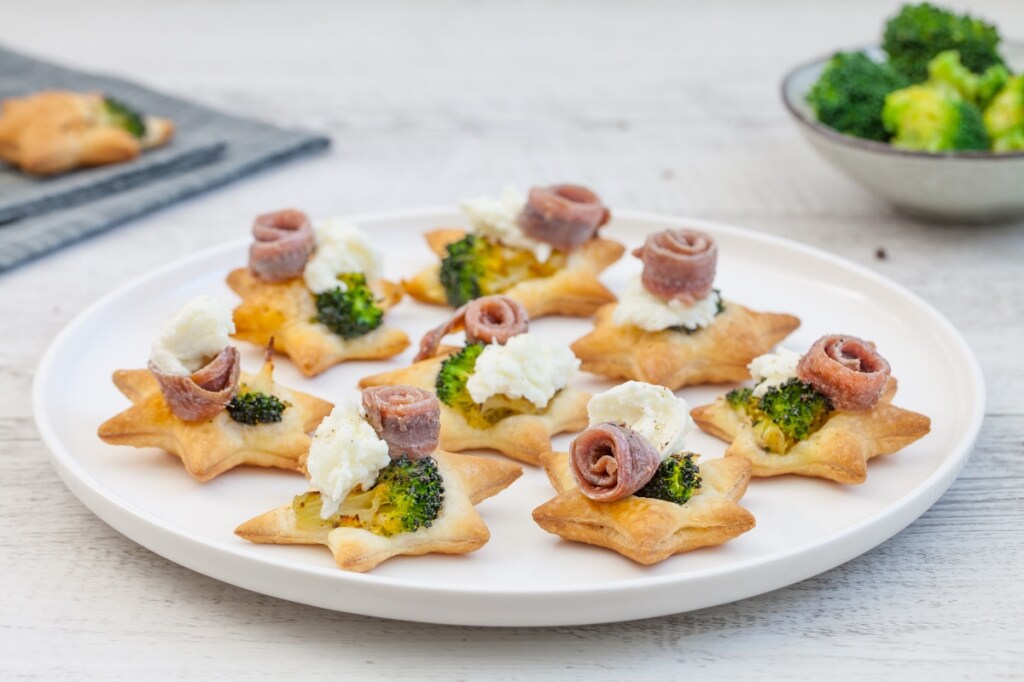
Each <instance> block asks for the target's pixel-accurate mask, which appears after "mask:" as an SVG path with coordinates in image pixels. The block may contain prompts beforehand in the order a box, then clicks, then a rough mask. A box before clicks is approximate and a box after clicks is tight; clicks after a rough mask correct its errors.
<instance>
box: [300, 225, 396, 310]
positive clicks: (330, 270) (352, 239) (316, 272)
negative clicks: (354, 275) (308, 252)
mask: <svg viewBox="0 0 1024 682" xmlns="http://www.w3.org/2000/svg"><path fill="white" fill-rule="evenodd" d="M313 235H314V237H315V240H316V250H314V251H313V255H312V256H311V257H310V259H309V261H307V263H306V269H305V270H303V271H302V278H303V279H304V280H305V281H306V286H307V287H308V288H309V290H310V291H312V292H313V293H314V294H322V293H323V292H325V291H330V290H331V289H334V288H335V287H338V286H341V287H343V288H344V285H343V284H342V283H341V282H339V281H338V275H340V274H343V273H346V272H361V273H363V274H364V275H366V279H367V281H370V280H373V279H376V278H378V277H380V273H381V271H382V270H383V259H382V258H381V255H380V252H379V251H377V250H376V249H375V248H374V247H373V245H372V244H370V238H369V237H368V236H366V233H365V232H363V231H362V230H360V229H359V228H358V227H356V226H355V225H352V224H351V223H346V222H345V221H343V220H340V219H338V218H330V219H327V220H318V221H317V222H316V223H315V224H314V225H313Z"/></svg>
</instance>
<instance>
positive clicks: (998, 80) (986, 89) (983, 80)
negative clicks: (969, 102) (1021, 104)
mask: <svg viewBox="0 0 1024 682" xmlns="http://www.w3.org/2000/svg"><path fill="white" fill-rule="evenodd" d="M1009 80H1010V72H1009V70H1007V68H1006V67H1005V66H1003V65H1002V64H997V65H995V66H990V67H988V68H987V69H985V73H983V74H981V76H979V77H978V90H977V94H976V95H975V97H974V103H975V104H977V105H978V106H979V107H980V108H981V109H982V110H983V111H984V110H985V109H986V108H988V105H989V104H991V103H992V100H994V99H995V97H996V95H998V94H999V93H1000V92H1001V91H1002V89H1003V87H1004V86H1005V85H1006V83H1007V82H1008V81H1009Z"/></svg>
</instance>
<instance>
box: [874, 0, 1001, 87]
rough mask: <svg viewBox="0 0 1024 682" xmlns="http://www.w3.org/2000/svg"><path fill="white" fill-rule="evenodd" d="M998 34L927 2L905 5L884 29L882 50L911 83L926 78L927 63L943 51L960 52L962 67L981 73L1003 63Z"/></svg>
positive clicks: (990, 26) (991, 29)
mask: <svg viewBox="0 0 1024 682" xmlns="http://www.w3.org/2000/svg"><path fill="white" fill-rule="evenodd" d="M998 46H999V31H998V30H997V29H996V27H995V26H993V25H991V24H988V23H985V22H984V21H982V20H981V19H975V18H974V17H971V16H970V15H966V14H965V15H963V16H960V15H957V14H954V13H953V12H950V11H949V10H946V9H942V8H939V7H936V6H935V5H932V4H930V3H927V2H923V3H921V4H918V5H904V6H903V7H902V8H901V9H900V12H899V14H897V15H896V16H894V17H893V18H892V19H890V20H889V21H888V23H886V25H885V32H884V35H883V37H882V49H884V50H885V52H886V53H887V54H888V55H889V63H890V64H891V65H892V67H893V68H894V69H895V70H896V71H898V72H899V73H901V74H903V75H904V76H905V77H906V78H907V79H909V80H910V82H911V83H919V82H921V81H923V80H925V78H927V76H928V66H927V65H928V62H929V61H931V59H932V57H934V56H935V55H937V54H939V53H940V52H944V51H945V50H959V52H960V57H961V59H962V60H963V64H964V66H966V67H967V68H968V69H970V70H971V71H973V72H974V73H982V72H983V71H985V69H987V68H989V67H990V66H995V65H997V64H1002V63H1003V58H1002V57H1001V56H1000V55H999V51H998Z"/></svg>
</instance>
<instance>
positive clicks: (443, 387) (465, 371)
mask: <svg viewBox="0 0 1024 682" xmlns="http://www.w3.org/2000/svg"><path fill="white" fill-rule="evenodd" d="M483 350H484V344H482V343H467V344H466V346H465V348H463V349H462V350H460V351H459V352H458V353H454V354H452V355H449V356H448V357H447V358H445V359H444V362H442V363H441V371H439V372H438V373H437V379H436V380H435V382H434V386H435V388H436V389H437V399H438V400H440V401H441V402H442V403H444V404H445V405H447V406H448V407H454V408H455V409H457V410H459V411H460V412H466V411H471V410H472V408H473V407H476V403H475V402H473V398H472V397H471V396H470V395H469V390H468V389H467V388H466V382H467V381H469V377H471V376H473V370H475V369H476V360H477V358H479V357H480V353H482V352H483Z"/></svg>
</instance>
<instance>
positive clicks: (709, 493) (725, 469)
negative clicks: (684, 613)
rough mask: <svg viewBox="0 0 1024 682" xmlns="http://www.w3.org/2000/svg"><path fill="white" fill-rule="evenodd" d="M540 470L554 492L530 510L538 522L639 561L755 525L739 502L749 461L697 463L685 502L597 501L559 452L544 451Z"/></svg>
mask: <svg viewBox="0 0 1024 682" xmlns="http://www.w3.org/2000/svg"><path fill="white" fill-rule="evenodd" d="M544 471H545V472H546V473H547V475H548V478H549V480H550V481H551V484H552V485H553V486H554V487H555V490H557V491H558V496H557V497H555V498H553V499H551V500H549V501H547V502H545V503H544V504H542V505H541V506H539V507H537V508H536V509H534V510H533V520H534V521H536V522H537V525H539V526H540V527H541V528H543V529H544V530H546V531H548V532H549V533H553V534H555V535H558V536H560V537H562V538H564V539H566V540H573V541H575V542H584V543H587V544H590V545H597V546H599V547H606V548H608V549H611V550H614V551H616V552H618V553H619V554H622V555H623V556H626V557H628V558H630V559H632V560H633V561H636V562H638V563H641V564H656V563H658V562H660V561H664V560H665V559H667V558H668V557H670V556H672V555H673V554H681V553H683V552H689V551H691V550H694V549H698V548H700V547H711V546H714V545H720V544H722V543H724V542H727V541H729V540H731V539H732V538H734V537H736V536H738V535H741V534H742V533H745V532H747V531H748V530H750V529H751V528H753V527H754V523H755V522H754V517H753V515H752V514H751V513H750V512H749V511H747V510H746V509H744V508H743V507H741V506H740V505H739V504H737V500H739V499H740V498H741V497H743V494H744V493H745V492H746V490H747V483H748V482H749V481H750V464H749V463H748V462H747V461H746V460H744V459H742V458H733V459H714V460H709V461H707V462H701V463H700V475H701V487H700V488H698V489H697V490H696V491H695V492H694V493H693V496H692V497H691V498H690V499H689V500H687V501H686V502H685V503H684V504H675V503H674V502H666V501H664V500H655V499H650V498H646V497H637V496H635V495H630V496H629V497H627V498H624V499H622V500H618V501H616V502H595V501H594V500H591V499H589V498H588V497H586V496H585V495H584V494H583V493H582V492H580V490H579V488H578V487H577V485H576V481H575V480H574V479H573V476H572V472H571V471H570V468H569V456H568V455H567V454H566V453H563V452H557V453H549V454H548V455H546V456H545V457H544Z"/></svg>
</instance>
